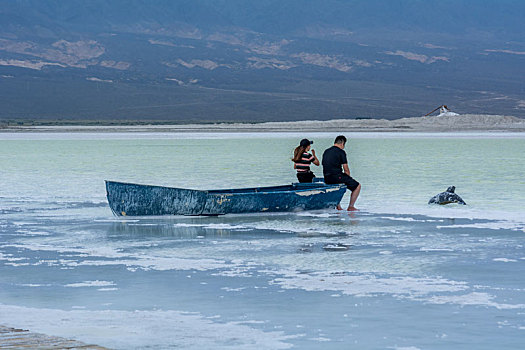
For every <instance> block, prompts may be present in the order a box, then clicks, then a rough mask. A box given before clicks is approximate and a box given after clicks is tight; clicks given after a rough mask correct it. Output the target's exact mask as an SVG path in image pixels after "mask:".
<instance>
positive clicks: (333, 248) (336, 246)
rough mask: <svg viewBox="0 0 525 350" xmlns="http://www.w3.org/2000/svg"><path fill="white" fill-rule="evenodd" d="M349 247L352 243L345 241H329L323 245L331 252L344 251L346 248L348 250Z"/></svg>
mask: <svg viewBox="0 0 525 350" xmlns="http://www.w3.org/2000/svg"><path fill="white" fill-rule="evenodd" d="M349 248H350V244H343V243H329V244H325V245H324V246H323V249H324V250H328V251H330V252H337V251H344V250H348V249H349Z"/></svg>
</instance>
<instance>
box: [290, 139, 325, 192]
mask: <svg viewBox="0 0 525 350" xmlns="http://www.w3.org/2000/svg"><path fill="white" fill-rule="evenodd" d="M313 143H314V142H313V141H310V140H308V139H302V140H301V142H300V143H299V146H297V147H296V148H295V150H294V152H293V158H292V160H293V162H294V169H296V170H297V179H298V180H299V182H312V180H313V179H314V177H315V175H314V173H313V172H312V171H311V170H310V164H311V163H313V164H315V165H317V166H319V159H317V156H316V155H315V150H313V149H312V153H311V154H310V153H308V151H310V149H311V147H312V146H311V145H312V144H313Z"/></svg>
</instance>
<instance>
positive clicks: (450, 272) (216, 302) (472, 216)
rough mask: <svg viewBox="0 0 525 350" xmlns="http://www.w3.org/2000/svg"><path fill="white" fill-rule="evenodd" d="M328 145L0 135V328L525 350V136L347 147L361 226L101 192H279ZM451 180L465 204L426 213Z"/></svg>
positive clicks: (91, 339)
mask: <svg viewBox="0 0 525 350" xmlns="http://www.w3.org/2000/svg"><path fill="white" fill-rule="evenodd" d="M334 136H335V135H332V134H327V133H317V134H308V135H296V134H291V133H288V134H286V133H284V134H264V133H259V134H206V133H202V134H192V133H188V134H178V135H174V134H160V133H159V134H104V133H99V134H0V150H1V152H0V169H1V170H0V171H1V172H0V186H1V187H0V188H1V192H0V324H5V325H8V326H12V327H23V328H29V329H31V330H32V331H37V332H44V333H47V334H52V335H58V336H63V337H66V338H74V339H78V340H81V341H83V342H87V343H96V344H99V345H102V346H107V347H112V348H121V349H129V348H147V347H150V348H170V347H182V348H195V349H202V348H214V349H217V348H243V349H246V348H248V349H249V348H254V349H255V348H258V349H260V348H268V349H279V348H282V349H285V348H290V347H296V348H301V349H303V348H306V349H307V348H311V349H316V348H320V347H322V348H334V349H336V348H337V349H339V348H359V349H378V348H382V349H451V348H454V349H472V348H476V349H494V348H507V349H521V348H522V347H523V344H524V343H525V316H524V315H525V294H524V293H523V292H524V290H525V282H523V279H522V278H521V276H523V273H524V272H525V252H524V250H523V237H524V236H523V235H524V234H525V206H524V203H525V180H524V178H523V174H524V173H525V162H524V161H523V155H522V153H523V149H525V135H523V134H493V135H489V134H439V135H436V134H377V133H376V134H374V133H370V134H366V133H365V134H354V135H347V136H350V141H349V143H348V145H347V153H348V159H349V162H350V168H351V171H352V175H353V176H354V177H355V178H356V179H358V180H359V181H360V182H361V183H362V184H363V192H362V196H361V198H360V199H359V201H358V203H357V204H358V207H360V208H361V209H362V211H361V212H358V213H355V214H347V213H339V212H337V211H335V210H325V211H315V212H299V213H289V214H264V215H262V214H254V215H226V216H222V217H216V218H214V217H202V218H200V217H163V218H159V217H157V218H116V217H113V216H112V214H111V211H110V209H109V208H108V206H107V203H106V200H105V188H104V181H103V180H105V179H111V180H117V181H126V182H138V183H147V184H156V185H167V186H175V187H189V188H198V189H208V188H231V187H249V186H262V185H279V184H286V183H289V182H292V181H294V173H293V169H292V162H291V161H290V157H291V150H292V149H293V147H294V146H295V144H296V143H297V141H298V140H299V139H300V138H302V137H309V138H312V139H314V141H315V143H314V146H315V147H314V148H315V149H316V150H318V155H319V156H320V154H321V153H322V150H323V149H325V148H326V147H328V146H330V144H331V141H332V140H333V138H334ZM314 172H316V173H317V174H318V175H321V174H322V171H321V170H319V168H317V169H314ZM450 185H455V186H456V192H457V193H458V194H459V195H460V196H461V197H462V198H463V199H464V200H465V201H466V202H467V203H468V205H467V206H459V205H451V206H446V207H440V206H429V205H427V201H428V199H429V198H430V197H431V196H433V195H434V194H436V193H438V192H441V191H444V190H445V189H446V188H447V187H448V186H450ZM347 203H348V196H345V198H344V200H343V204H344V205H345V204H347ZM330 243H342V244H346V245H348V246H349V249H348V250H346V251H335V252H334V251H327V250H325V249H323V247H324V246H325V245H326V244H330Z"/></svg>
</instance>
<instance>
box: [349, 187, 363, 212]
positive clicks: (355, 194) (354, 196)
mask: <svg viewBox="0 0 525 350" xmlns="http://www.w3.org/2000/svg"><path fill="white" fill-rule="evenodd" d="M360 192H361V184H359V185H358V186H357V187H356V189H355V190H353V191H352V194H351V195H350V204H349V205H348V209H346V210H348V211H357V210H359V209H357V208H356V207H354V204H355V202H356V201H357V197H359V193H360Z"/></svg>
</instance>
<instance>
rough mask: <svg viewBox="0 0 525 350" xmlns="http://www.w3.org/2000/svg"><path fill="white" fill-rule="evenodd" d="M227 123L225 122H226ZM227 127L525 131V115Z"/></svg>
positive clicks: (278, 123) (464, 115) (302, 122)
mask: <svg viewBox="0 0 525 350" xmlns="http://www.w3.org/2000/svg"><path fill="white" fill-rule="evenodd" d="M225 126H226V125H225ZM228 126H229V127H230V128H231V127H233V128H237V127H239V128H249V129H266V130H318V131H324V130H326V131H330V130H349V131H399V130H407V131H477V130H498V131H505V130H508V131H525V119H520V118H516V117H512V116H502V115H482V114H463V115H460V114H456V115H453V114H447V115H440V116H433V117H413V118H401V119H395V120H387V119H334V120H326V121H318V120H313V121H301V122H271V123H262V124H254V125H250V124H230V125H228Z"/></svg>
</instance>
